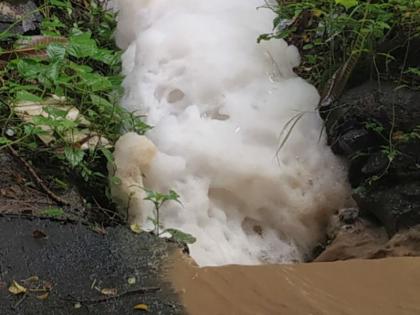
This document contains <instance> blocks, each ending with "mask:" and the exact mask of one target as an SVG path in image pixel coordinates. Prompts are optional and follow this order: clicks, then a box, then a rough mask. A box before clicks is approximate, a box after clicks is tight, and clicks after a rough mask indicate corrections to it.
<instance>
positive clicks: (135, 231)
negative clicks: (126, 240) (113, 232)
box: [130, 224, 141, 234]
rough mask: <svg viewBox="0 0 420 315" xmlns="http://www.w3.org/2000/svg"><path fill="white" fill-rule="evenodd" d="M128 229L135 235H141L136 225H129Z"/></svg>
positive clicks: (138, 226) (139, 228)
mask: <svg viewBox="0 0 420 315" xmlns="http://www.w3.org/2000/svg"><path fill="white" fill-rule="evenodd" d="M130 229H131V231H133V233H136V234H140V233H141V227H140V225H138V224H131V225H130Z"/></svg>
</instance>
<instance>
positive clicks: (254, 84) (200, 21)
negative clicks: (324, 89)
mask: <svg viewBox="0 0 420 315" xmlns="http://www.w3.org/2000/svg"><path fill="white" fill-rule="evenodd" d="M261 4H263V1H262V0H212V1H208V0H176V1H175V0H119V1H118V7H119V9H120V14H119V24H118V32H117V42H118V44H119V45H120V46H121V47H122V48H124V49H126V52H125V54H124V57H123V61H124V74H126V79H125V81H124V87H125V91H126V92H125V97H124V99H123V104H124V106H125V107H126V108H128V109H129V110H135V111H137V112H138V113H141V114H146V115H147V122H148V123H149V124H151V125H153V126H154V128H153V130H151V131H150V132H149V133H148V134H147V136H148V137H149V138H150V139H151V140H152V141H153V142H154V143H155V145H156V146H157V148H158V153H157V156H156V158H155V160H154V161H153V162H152V166H151V169H150V171H149V172H147V174H146V179H145V185H147V186H148V188H150V189H154V190H157V191H162V192H165V191H167V190H168V189H174V190H175V191H177V192H178V193H179V194H180V195H181V201H182V205H178V204H176V203H169V204H167V206H165V207H164V208H163V209H162V211H161V214H162V220H163V224H164V226H165V227H171V228H178V229H181V230H184V231H186V232H189V233H191V234H193V235H194V236H195V237H197V239H198V241H197V243H196V244H194V245H193V246H192V247H191V254H192V256H193V258H195V260H196V261H197V262H198V263H199V264H201V265H220V264H230V263H240V264H258V263H266V262H286V261H293V260H301V259H302V257H303V255H304V254H306V253H308V251H309V250H310V248H311V247H312V246H313V245H314V244H315V243H316V242H317V241H318V240H319V238H320V237H321V235H322V229H323V228H324V224H325V222H326V220H327V218H328V216H329V214H330V213H331V212H332V211H334V209H337V208H340V207H342V206H343V204H344V203H345V200H346V198H347V196H348V190H347V185H346V183H345V177H346V176H345V170H344V166H343V165H342V163H341V162H340V161H338V160H337V158H336V157H334V155H333V154H332V153H331V152H330V150H329V148H328V147H327V146H326V145H325V139H324V138H323V137H322V139H321V141H319V136H320V132H321V121H320V119H319V117H318V115H317V114H316V111H315V107H316V105H317V103H318V100H319V96H318V93H317V91H316V90H315V88H314V87H313V86H311V85H309V84H308V83H306V82H305V81H304V80H302V79H301V78H299V77H296V76H295V74H294V73H293V67H295V66H297V65H298V63H299V55H298V53H297V51H296V49H295V48H294V47H289V46H287V44H286V43H285V42H284V41H282V40H273V41H270V42H263V43H261V44H257V43H256V39H257V37H258V35H260V34H261V33H265V32H269V31H270V30H271V27H272V20H273V15H272V13H271V12H270V11H269V10H267V9H259V10H257V9H256V8H257V7H258V6H260V5H261ZM300 112H307V113H306V114H305V115H304V116H303V118H302V119H301V120H300V121H299V123H298V124H297V125H296V126H295V127H294V129H293V131H292V133H291V135H290V137H289V139H288V141H287V143H286V145H285V147H284V148H283V149H282V150H281V152H280V153H279V154H278V157H277V158H276V151H277V149H278V147H279V143H280V139H279V136H280V132H281V130H282V127H283V126H284V124H285V123H286V122H287V121H288V120H289V119H290V118H291V117H293V116H295V115H296V114H297V113H300ZM133 145H134V144H133ZM144 206H145V208H143V210H141V211H143V212H146V214H145V215H143V218H146V217H147V216H148V215H150V214H151V213H152V207H151V204H147V202H146V204H145V205H144Z"/></svg>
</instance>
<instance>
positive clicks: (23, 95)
mask: <svg viewBox="0 0 420 315" xmlns="http://www.w3.org/2000/svg"><path fill="white" fill-rule="evenodd" d="M15 100H16V101H18V102H19V101H30V102H37V103H40V102H42V98H40V97H39V96H36V95H35V94H32V93H29V92H28V91H25V90H23V91H18V92H17V93H16V98H15Z"/></svg>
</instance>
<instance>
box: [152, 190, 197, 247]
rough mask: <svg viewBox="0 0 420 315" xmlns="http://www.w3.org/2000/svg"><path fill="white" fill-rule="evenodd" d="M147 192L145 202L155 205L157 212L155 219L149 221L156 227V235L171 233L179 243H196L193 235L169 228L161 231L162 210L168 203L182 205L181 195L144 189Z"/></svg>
mask: <svg viewBox="0 0 420 315" xmlns="http://www.w3.org/2000/svg"><path fill="white" fill-rule="evenodd" d="M144 190H145V192H146V197H145V198H144V200H148V201H151V202H152V203H153V205H154V208H155V209H154V210H155V213H154V214H155V216H154V217H153V218H149V220H150V221H151V222H152V223H153V225H154V230H155V231H154V233H155V234H156V235H161V234H164V233H169V234H170V235H171V238H172V239H174V240H175V241H177V242H181V243H186V244H193V243H195V242H196V238H195V237H194V236H192V235H191V234H188V233H185V232H182V231H180V230H177V229H172V228H168V229H165V230H163V231H162V232H161V231H160V229H161V228H162V225H161V223H160V209H161V207H162V206H163V204H165V203H166V202H168V201H175V202H178V203H181V201H180V200H179V197H180V196H179V195H178V194H177V193H176V192H175V191H173V190H170V191H169V192H168V193H167V194H163V193H160V192H155V191H151V190H147V189H144Z"/></svg>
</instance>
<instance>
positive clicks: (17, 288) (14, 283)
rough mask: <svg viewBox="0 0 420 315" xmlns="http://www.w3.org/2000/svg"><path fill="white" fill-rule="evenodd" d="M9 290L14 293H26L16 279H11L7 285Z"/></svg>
mask: <svg viewBox="0 0 420 315" xmlns="http://www.w3.org/2000/svg"><path fill="white" fill-rule="evenodd" d="M9 292H10V293H12V294H15V295H18V294H22V293H26V288H25V287H24V286H21V285H20V284H19V283H18V282H17V281H15V280H13V281H12V284H11V285H10V287H9Z"/></svg>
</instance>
